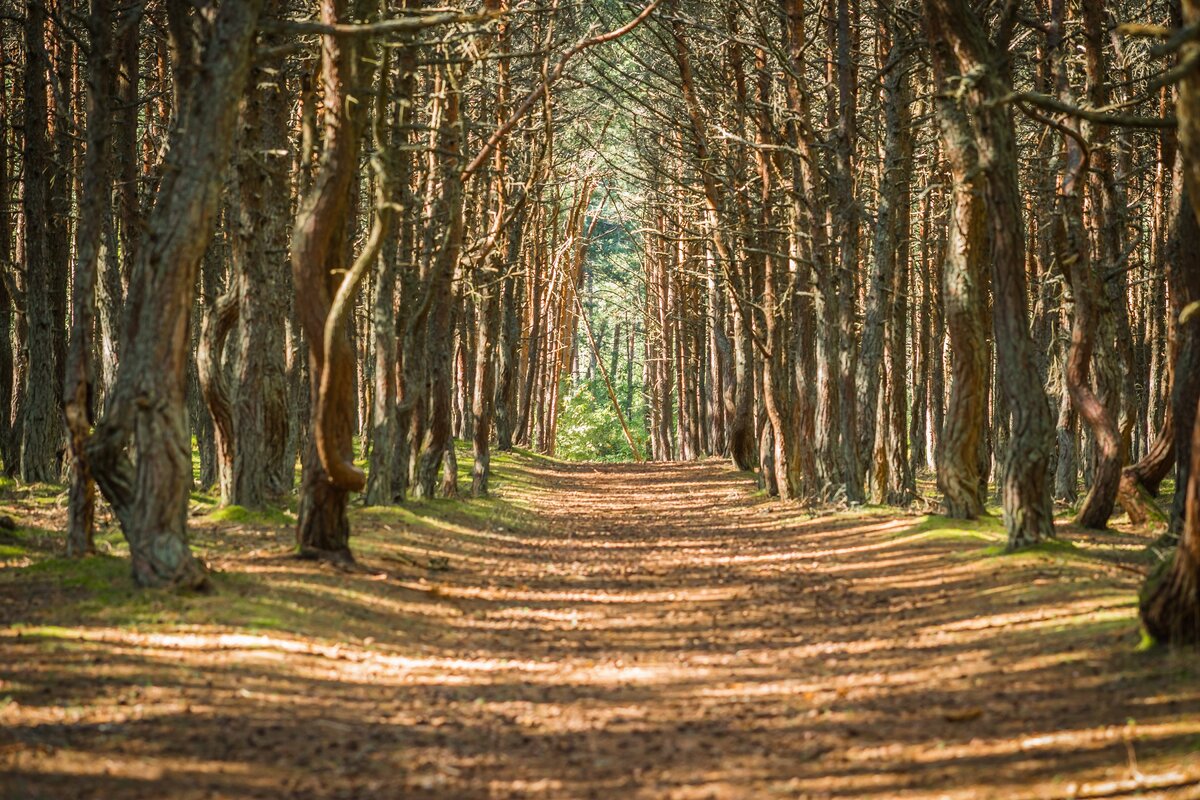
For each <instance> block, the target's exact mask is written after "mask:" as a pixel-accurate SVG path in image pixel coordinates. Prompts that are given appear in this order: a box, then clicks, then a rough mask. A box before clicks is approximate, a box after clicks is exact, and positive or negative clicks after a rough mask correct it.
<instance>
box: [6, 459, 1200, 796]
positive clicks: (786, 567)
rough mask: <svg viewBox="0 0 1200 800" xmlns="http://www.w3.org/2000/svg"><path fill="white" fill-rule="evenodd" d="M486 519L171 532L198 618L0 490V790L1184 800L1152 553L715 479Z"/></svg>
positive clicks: (48, 495)
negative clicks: (1147, 580)
mask: <svg viewBox="0 0 1200 800" xmlns="http://www.w3.org/2000/svg"><path fill="white" fill-rule="evenodd" d="M496 471H497V474H496V476H495V486H496V488H497V491H496V492H495V494H496V496H495V497H494V498H492V499H489V500H485V501H467V500H436V501H426V502H421V503H414V504H412V505H410V506H408V507H405V508H403V509H358V510H355V512H354V514H353V524H354V529H355V539H354V545H355V547H356V550H357V552H358V554H359V557H360V565H359V567H358V568H356V569H352V570H340V569H335V568H333V567H330V566H323V565H319V564H315V563H313V562H305V561H298V560H295V559H293V558H291V557H290V546H291V532H290V530H289V518H288V517H287V516H286V513H284V512H275V513H270V514H265V515H264V514H254V513H250V512H244V511H241V510H239V511H224V512H215V511H214V510H213V509H212V507H211V506H210V505H208V504H206V503H202V502H200V501H199V500H197V502H196V503H195V507H194V509H193V514H194V515H193V518H192V519H193V525H194V530H195V536H194V540H195V545H196V547H197V549H198V550H199V551H200V552H202V553H203V554H204V555H205V557H206V558H207V560H208V561H209V563H210V565H211V566H212V567H214V568H215V569H216V570H217V574H216V576H215V582H216V585H217V589H218V591H217V592H216V594H214V595H209V596H196V597H182V596H177V595H171V594H164V593H157V592H139V591H137V590H135V589H134V588H133V587H132V586H131V585H130V583H129V578H128V575H127V569H126V565H125V562H124V552H125V551H124V549H123V545H122V544H121V542H120V537H119V535H117V534H116V533H115V532H114V531H112V530H111V529H110V528H111V521H106V525H108V526H110V527H109V528H106V531H105V533H104V535H103V537H102V544H103V549H104V550H105V551H106V552H107V553H109V555H108V556H107V557H103V558H98V559H93V560H91V561H88V562H84V563H75V562H69V561H66V560H65V559H61V558H56V557H55V554H56V548H57V547H58V546H59V545H58V539H59V538H60V537H59V534H57V533H56V532H55V531H56V530H57V529H58V528H59V527H60V526H61V515H62V509H61V508H59V507H56V505H55V500H54V498H55V497H57V495H56V494H55V490H53V489H46V488H42V489H40V490H38V491H34V492H26V491H25V490H22V492H21V493H18V494H12V493H11V492H10V494H9V495H7V496H5V497H4V498H0V513H6V514H10V515H12V516H14V518H16V519H17V520H18V521H19V522H20V524H21V525H22V528H21V530H20V531H19V532H18V534H17V535H15V536H14V537H13V541H12V542H11V543H10V542H5V544H6V546H8V547H9V548H11V549H12V552H9V551H8V550H4V551H0V796H4V797H54V798H75V797H81V798H82V797H94V798H105V800H107V798H163V797H170V798H210V797H222V798H225V797H228V798H249V797H287V796H296V797H314V798H335V797H352V798H360V797H362V798H373V797H378V798H393V797H406V798H408V797H413V798H455V799H457V798H489V800H491V799H494V798H589V797H590V798H617V797H620V798H646V799H647V800H648V799H649V798H655V799H657V798H677V799H678V798H709V799H710V800H711V799H713V798H716V799H718V800H721V799H724V798H754V799H755V800H757V799H758V798H764V797H814V798H817V797H821V798H825V797H827V798H835V797H836V798H862V797H873V798H930V800H932V799H933V798H943V797H945V798H955V800H959V799H961V800H968V799H971V800H975V799H977V798H997V799H999V798H1005V799H1006V800H1007V799H1008V798H1067V797H1125V796H1145V797H1172V798H1174V797H1180V798H1188V797H1200V789H1197V784H1196V782H1197V781H1198V780H1200V689H1198V688H1197V687H1198V686H1200V667H1198V662H1197V660H1196V659H1195V657H1194V654H1193V655H1189V654H1171V653H1163V652H1158V651H1150V652H1142V651H1139V649H1138V644H1139V641H1140V637H1139V632H1138V627H1137V619H1136V605H1135V592H1136V587H1137V586H1138V584H1139V582H1140V579H1141V570H1143V569H1144V566H1143V565H1142V563H1141V562H1140V561H1139V560H1138V557H1139V555H1140V553H1141V549H1142V547H1143V546H1144V545H1145V544H1146V543H1148V542H1149V541H1151V540H1152V539H1153V536H1154V533H1153V532H1152V531H1148V530H1147V531H1125V532H1120V533H1108V534H1103V535H1095V536H1093V535H1090V534H1086V533H1083V532H1080V531H1075V530H1067V531H1064V538H1065V539H1066V540H1067V542H1068V543H1066V544H1062V545H1055V546H1053V547H1050V548H1046V549H1044V550H1042V551H1038V552H1034V553H1027V554H1021V555H1016V556H1007V555H1003V554H1001V552H1000V551H1001V550H1002V547H1000V545H1001V544H1002V535H1001V534H1000V532H999V531H998V526H997V523H996V522H995V521H994V520H984V521H981V522H978V523H961V522H954V521H950V520H944V519H941V518H937V517H928V518H925V517H914V516H903V515H898V514H895V513H893V512H884V511H881V510H879V509H864V510H863V511H862V512H861V513H846V512H842V513H836V514H822V515H814V514H812V513H810V512H809V511H806V510H803V509H799V508H797V507H795V506H790V505H787V504H782V503H777V502H771V501H768V500H765V499H764V498H762V497H761V496H759V495H757V494H756V493H755V491H754V487H753V485H752V483H751V482H750V481H748V480H747V478H746V477H745V476H744V475H741V474H738V473H734V472H732V471H730V470H729V469H728V468H726V467H725V466H724V465H723V464H720V463H716V462H707V463H700V464H653V465H643V466H630V465H593V464H557V463H555V462H552V461H549V460H546V459H539V458H534V457H530V456H527V455H520V454H518V455H504V456H501V457H500V458H498V459H497V463H496Z"/></svg>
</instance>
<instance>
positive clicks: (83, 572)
mask: <svg viewBox="0 0 1200 800" xmlns="http://www.w3.org/2000/svg"><path fill="white" fill-rule="evenodd" d="M22 572H24V573H25V574H28V575H40V576H44V577H49V578H52V579H54V580H55V581H56V582H57V583H58V584H59V585H60V586H63V587H69V588H74V589H84V590H87V591H90V592H95V593H97V594H100V595H103V596H105V597H106V598H107V597H110V596H111V593H112V592H117V593H121V592H123V591H125V590H127V589H128V590H132V589H133V579H132V578H131V577H130V575H129V563H128V562H127V561H126V560H125V559H123V558H116V557H114V556H109V555H95V556H89V557H87V558H60V557H54V558H46V559H42V560H41V561H37V562H35V563H33V564H30V565H29V566H28V567H25V568H23V570H22Z"/></svg>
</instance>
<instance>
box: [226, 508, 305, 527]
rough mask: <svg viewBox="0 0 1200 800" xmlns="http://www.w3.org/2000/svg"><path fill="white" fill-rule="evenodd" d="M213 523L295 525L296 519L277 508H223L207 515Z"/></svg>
mask: <svg viewBox="0 0 1200 800" xmlns="http://www.w3.org/2000/svg"><path fill="white" fill-rule="evenodd" d="M207 518H208V519H210V520H212V521H213V522H233V523H237V524H239V525H263V526H267V525H295V524H296V518H295V517H293V516H292V515H291V514H289V513H288V512H286V511H284V510H282V509H278V508H261V509H254V508H245V507H244V506H224V507H222V508H218V509H216V510H214V511H212V512H210V513H209V514H208V515H207Z"/></svg>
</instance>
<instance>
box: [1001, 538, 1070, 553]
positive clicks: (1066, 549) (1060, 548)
mask: <svg viewBox="0 0 1200 800" xmlns="http://www.w3.org/2000/svg"><path fill="white" fill-rule="evenodd" d="M1038 554H1045V555H1054V556H1063V555H1068V556H1080V557H1084V556H1086V553H1085V552H1084V551H1083V550H1081V549H1080V548H1079V547H1076V546H1075V545H1074V544H1073V543H1071V542H1067V541H1064V540H1062V539H1046V540H1044V541H1041V542H1038V543H1037V544H1034V545H1030V546H1029V547H1019V548H1017V549H1015V550H1010V549H1009V547H1008V544H1007V543H1005V544H1003V545H998V546H996V547H989V548H988V549H987V555H989V556H1026V555H1038Z"/></svg>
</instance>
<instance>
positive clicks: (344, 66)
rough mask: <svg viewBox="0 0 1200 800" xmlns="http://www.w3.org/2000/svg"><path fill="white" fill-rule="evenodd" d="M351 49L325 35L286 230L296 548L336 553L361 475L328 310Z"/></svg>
mask: <svg viewBox="0 0 1200 800" xmlns="http://www.w3.org/2000/svg"><path fill="white" fill-rule="evenodd" d="M345 8H346V2H345V0H322V2H321V20H322V21H323V22H325V23H327V24H336V23H339V22H342V21H344V20H345V18H346V13H345ZM355 51H356V47H355V45H354V43H353V40H351V39H348V38H341V37H336V36H325V37H323V39H322V49H321V61H322V82H323V85H324V98H323V100H324V107H325V138H324V145H323V151H322V153H321V163H320V167H319V168H318V170H317V174H316V176H315V177H314V179H313V184H312V187H311V188H310V189H309V192H308V195H307V196H306V197H305V198H304V201H303V204H302V205H301V207H300V210H299V212H298V213H297V215H296V223H295V228H294V230H293V233H292V275H293V279H294V281H295V288H296V315H297V317H298V319H299V321H300V325H301V328H302V329H303V331H304V336H305V340H306V341H307V342H308V364H309V376H310V380H309V383H310V386H311V397H312V422H311V424H312V435H311V439H310V443H309V446H308V450H307V454H306V456H305V458H304V474H303V476H302V478H301V485H300V509H299V516H298V520H297V528H296V538H297V546H298V548H299V550H300V552H301V554H305V555H312V556H316V557H326V558H332V559H336V560H344V559H349V558H350V557H351V556H350V523H349V521H348V520H347V518H346V504H347V502H348V500H349V496H350V493H351V492H353V491H359V490H361V489H362V488H363V487H364V485H365V476H364V475H363V473H362V471H361V470H359V469H358V468H357V467H355V466H354V450H353V442H352V437H353V435H354V414H355V396H354V378H355V369H354V359H355V353H354V348H353V345H352V344H351V342H350V336H349V330H348V326H347V325H346V324H345V318H344V315H341V316H340V318H339V314H338V313H337V312H336V311H335V309H334V302H335V297H338V295H339V294H340V290H341V288H342V286H343V282H344V281H348V280H349V279H350V275H349V274H347V275H346V277H345V278H343V272H344V270H345V266H344V261H343V259H344V258H345V253H346V235H347V231H346V222H347V208H348V207H349V204H350V190H351V187H352V185H353V182H354V177H355V174H356V173H357V169H358V140H359V134H360V131H361V129H362V122H363V117H364V115H365V113H366V108H365V106H366V105H367V103H366V99H365V98H364V97H359V98H358V102H356V103H354V104H353V106H351V102H350V101H351V94H352V92H353V89H354V87H358V86H360V85H362V84H360V78H361V75H360V70H359V60H358V55H357V53H356V52H355ZM349 107H352V108H353V109H354V111H353V112H350V111H349V110H348V108H349ZM338 299H341V298H340V297H338ZM343 302H344V301H343ZM343 308H344V305H343Z"/></svg>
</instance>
